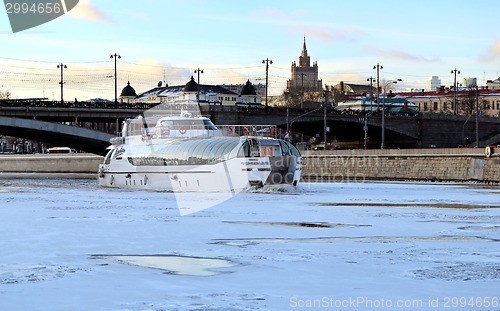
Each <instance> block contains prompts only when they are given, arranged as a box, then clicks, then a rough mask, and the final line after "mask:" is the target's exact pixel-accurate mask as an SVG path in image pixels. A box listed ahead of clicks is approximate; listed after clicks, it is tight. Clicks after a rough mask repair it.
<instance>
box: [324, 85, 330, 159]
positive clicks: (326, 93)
mask: <svg viewBox="0 0 500 311" xmlns="http://www.w3.org/2000/svg"><path fill="white" fill-rule="evenodd" d="M329 95H330V91H329V90H328V85H326V84H325V90H324V91H323V98H324V101H323V141H324V142H325V147H324V150H326V146H327V143H326V107H327V105H328V103H329V102H330V96H329Z"/></svg>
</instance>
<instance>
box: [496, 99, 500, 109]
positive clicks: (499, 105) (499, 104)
mask: <svg viewBox="0 0 500 311" xmlns="http://www.w3.org/2000/svg"><path fill="white" fill-rule="evenodd" d="M497 110H500V101H497Z"/></svg>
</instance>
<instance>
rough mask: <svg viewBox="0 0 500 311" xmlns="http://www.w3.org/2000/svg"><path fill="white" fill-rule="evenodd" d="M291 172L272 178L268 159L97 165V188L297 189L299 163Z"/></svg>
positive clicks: (204, 190)
mask: <svg viewBox="0 0 500 311" xmlns="http://www.w3.org/2000/svg"><path fill="white" fill-rule="evenodd" d="M292 160H293V161H297V163H296V165H295V166H294V170H293V172H288V173H287V174H273V175H272V176H271V173H272V168H271V164H270V161H269V158H267V157H259V158H234V159H230V160H227V161H224V162H221V163H217V164H213V165H203V166H188V165H186V166H161V167H158V166H141V167H136V166H133V165H127V166H126V167H124V166H122V167H121V169H119V170H117V169H112V168H110V165H107V164H101V166H100V168H99V184H100V185H101V186H105V187H116V188H129V189H144V190H156V191H169V192H240V191H242V190H244V189H248V188H250V187H252V186H258V187H260V186H264V185H266V184H283V183H289V184H292V185H297V183H298V182H299V179H300V175H301V165H300V159H297V158H295V157H294V158H293V159H292Z"/></svg>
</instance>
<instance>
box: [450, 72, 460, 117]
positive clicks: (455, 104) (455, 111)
mask: <svg viewBox="0 0 500 311" xmlns="http://www.w3.org/2000/svg"><path fill="white" fill-rule="evenodd" d="M451 73H454V76H455V79H454V80H453V87H454V88H455V89H454V92H453V113H454V114H456V115H457V114H458V106H457V73H458V74H460V70H457V68H455V69H453V70H452V71H451Z"/></svg>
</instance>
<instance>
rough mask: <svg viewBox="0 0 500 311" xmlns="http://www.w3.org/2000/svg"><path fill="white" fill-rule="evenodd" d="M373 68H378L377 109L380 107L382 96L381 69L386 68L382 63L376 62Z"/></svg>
mask: <svg viewBox="0 0 500 311" xmlns="http://www.w3.org/2000/svg"><path fill="white" fill-rule="evenodd" d="M373 69H377V110H378V109H379V104H378V103H379V97H380V85H379V81H380V70H382V69H384V67H383V66H382V65H379V64H376V65H374V66H373Z"/></svg>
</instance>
